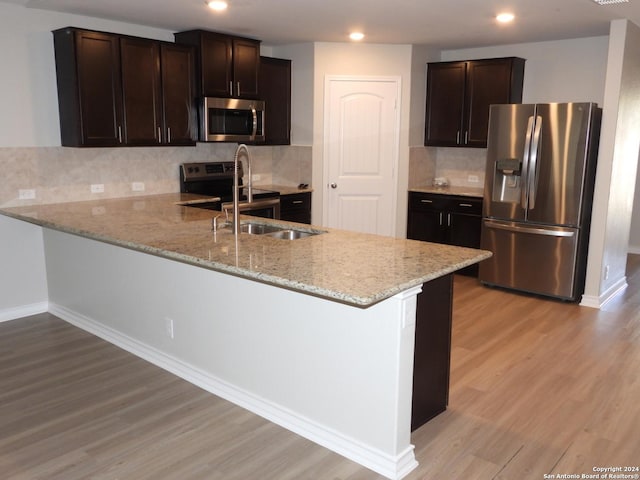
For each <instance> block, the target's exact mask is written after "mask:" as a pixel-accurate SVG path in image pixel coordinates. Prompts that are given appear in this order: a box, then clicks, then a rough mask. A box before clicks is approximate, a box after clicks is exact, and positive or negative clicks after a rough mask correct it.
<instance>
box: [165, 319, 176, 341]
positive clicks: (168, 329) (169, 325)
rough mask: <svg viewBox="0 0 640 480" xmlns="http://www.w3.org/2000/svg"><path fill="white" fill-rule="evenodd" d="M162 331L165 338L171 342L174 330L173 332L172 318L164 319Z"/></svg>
mask: <svg viewBox="0 0 640 480" xmlns="http://www.w3.org/2000/svg"><path fill="white" fill-rule="evenodd" d="M164 330H165V333H166V334H167V337H169V338H170V339H171V340H173V334H174V330H173V319H172V318H165V319H164Z"/></svg>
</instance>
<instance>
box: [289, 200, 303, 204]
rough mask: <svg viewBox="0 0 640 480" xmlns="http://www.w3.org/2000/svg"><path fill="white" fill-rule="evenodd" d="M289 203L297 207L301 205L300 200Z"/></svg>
mask: <svg viewBox="0 0 640 480" xmlns="http://www.w3.org/2000/svg"><path fill="white" fill-rule="evenodd" d="M291 203H293V204H294V205H299V204H301V203H302V200H294V201H293V202H291Z"/></svg>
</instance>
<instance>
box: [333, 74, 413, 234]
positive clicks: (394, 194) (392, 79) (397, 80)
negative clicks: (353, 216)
mask: <svg viewBox="0 0 640 480" xmlns="http://www.w3.org/2000/svg"><path fill="white" fill-rule="evenodd" d="M334 81H339V82H384V83H394V84H395V85H396V90H397V96H396V114H395V119H394V121H395V125H396V126H397V128H396V131H395V132H394V140H393V143H394V145H393V152H394V156H393V157H394V158H393V160H392V180H393V183H392V185H391V190H392V191H391V202H392V203H391V211H392V212H393V218H391V219H389V220H390V222H391V225H392V228H391V235H392V236H393V237H395V236H396V235H397V233H398V228H397V217H398V212H397V209H398V206H397V203H398V200H397V199H398V170H399V162H400V131H401V128H402V112H401V108H402V77H401V76H400V75H325V76H324V106H323V120H322V121H323V132H322V165H323V166H322V188H323V191H324V193H323V195H322V219H323V221H322V223H323V224H324V225H326V224H327V220H328V218H329V195H328V194H326V193H327V192H328V191H329V188H330V187H329V184H330V181H329V180H330V179H329V148H328V147H327V145H328V135H329V111H330V105H331V97H330V85H331V82H334Z"/></svg>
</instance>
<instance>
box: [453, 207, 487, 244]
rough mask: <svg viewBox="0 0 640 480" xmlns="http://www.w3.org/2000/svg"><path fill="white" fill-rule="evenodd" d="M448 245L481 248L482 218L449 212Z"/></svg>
mask: <svg viewBox="0 0 640 480" xmlns="http://www.w3.org/2000/svg"><path fill="white" fill-rule="evenodd" d="M447 226H448V231H449V235H448V243H450V244H451V245H456V246H458V247H470V248H480V231H481V228H482V217H481V216H479V215H468V214H464V213H455V212H447Z"/></svg>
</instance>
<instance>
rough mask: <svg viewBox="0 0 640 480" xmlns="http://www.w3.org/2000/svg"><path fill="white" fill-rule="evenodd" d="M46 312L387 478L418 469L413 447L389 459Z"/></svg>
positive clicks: (60, 310) (128, 342) (141, 348)
mask: <svg viewBox="0 0 640 480" xmlns="http://www.w3.org/2000/svg"><path fill="white" fill-rule="evenodd" d="M49 311H50V312H51V313H52V314H54V315H56V316H57V317H59V318H61V319H63V320H65V321H67V322H69V323H71V324H72V325H75V326H77V327H78V328H81V329H83V330H85V331H87V332H89V333H92V334H94V335H96V336H98V337H100V338H102V339H104V340H106V341H108V342H109V343H112V344H114V345H117V346H118V347H120V348H122V349H124V350H126V351H128V352H130V353H132V354H133V355H136V356H138V357H140V358H142V359H144V360H147V361H148V362H150V363H153V364H154V365H156V366H158V367H160V368H162V369H164V370H167V371H168V372H171V373H173V374H174V375H177V376H178V377H180V378H183V379H184V380H186V381H188V382H190V383H192V384H194V385H197V386H198V387H200V388H202V389H204V390H206V391H208V392H210V393H212V394H214V395H217V396H219V397H221V398H224V399H225V400H228V401H229V402H231V403H234V404H236V405H239V406H240V407H243V408H245V409H247V410H249V411H250V412H253V413H255V414H256V415H259V416H261V417H263V418H265V419H267V420H269V421H271V422H273V423H275V424H277V425H280V426H281V427H284V428H286V429H287V430H290V431H292V432H294V433H296V434H298V435H300V436H302V437H304V438H307V439H309V440H311V441H312V442H315V443H317V444H318V445H321V446H323V447H325V448H327V449H329V450H332V451H334V452H336V453H338V454H340V455H342V456H344V457H346V458H348V459H350V460H353V461H354V462H356V463H358V464H360V465H362V466H364V467H366V468H369V469H371V470H373V471H375V472H376V473H379V474H380V475H383V476H385V477H387V478H390V479H392V480H400V479H402V478H403V477H404V476H406V475H407V474H408V473H409V472H411V471H412V470H413V469H414V468H416V467H417V466H418V462H417V461H416V460H415V455H414V453H413V449H414V447H413V445H411V446H410V447H409V448H407V449H406V450H405V451H404V452H402V453H401V454H399V455H397V456H395V457H392V456H390V455H387V454H385V453H382V452H380V451H377V450H375V449H372V448H371V447H369V446H367V445H365V444H362V443H361V442H358V441H355V440H353V439H350V438H347V437H345V436H344V435H341V434H340V433H338V432H335V431H333V430H332V429H329V428H327V427H325V426H324V425H322V424H319V423H317V422H314V421H311V420H309V419H308V418H306V417H303V416H300V415H298V414H296V413H295V412H292V411H290V410H288V409H286V408H283V407H281V406H280V405H278V404H275V403H273V402H270V401H268V400H265V399H264V398H261V397H258V396H256V395H254V394H252V393H251V392H248V391H246V390H243V389H240V388H238V387H236V386H235V385H232V384H230V383H228V382H225V381H224V380H221V379H220V378H218V377H215V376H214V375H211V374H209V373H207V372H205V371H203V370H201V369H198V368H196V367H194V366H192V365H189V364H187V363H185V362H183V361H181V360H179V359H178V358H175V357H173V356H171V355H167V354H166V353H164V352H162V351H160V350H158V349H156V348H154V347H151V346H149V345H147V344H145V343H142V342H140V341H138V340H136V339H134V338H131V337H128V336H126V335H123V334H122V333H120V332H118V331H116V330H113V329H111V328H108V327H105V326H104V325H102V324H100V323H99V322H97V321H95V320H93V319H91V318H88V317H86V316H84V315H81V314H78V313H77V312H74V311H71V310H69V309H67V308H65V307H62V306H60V305H57V304H50V305H49Z"/></svg>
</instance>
